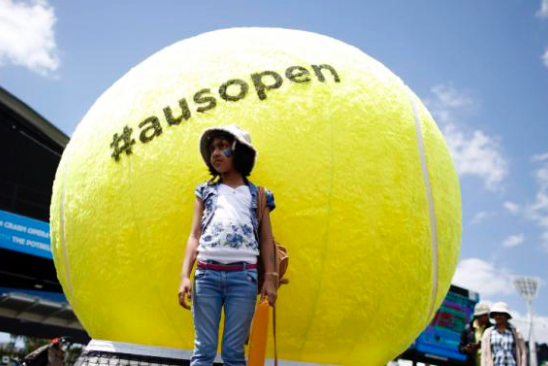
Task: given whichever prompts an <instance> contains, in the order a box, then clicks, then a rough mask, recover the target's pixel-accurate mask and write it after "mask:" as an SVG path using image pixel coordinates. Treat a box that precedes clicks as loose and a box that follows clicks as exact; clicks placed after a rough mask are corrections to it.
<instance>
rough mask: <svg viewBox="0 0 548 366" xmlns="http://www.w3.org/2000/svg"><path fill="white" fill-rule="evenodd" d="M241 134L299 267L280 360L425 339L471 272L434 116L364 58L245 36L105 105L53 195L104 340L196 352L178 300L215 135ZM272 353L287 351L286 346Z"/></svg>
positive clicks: (91, 115) (298, 38)
mask: <svg viewBox="0 0 548 366" xmlns="http://www.w3.org/2000/svg"><path fill="white" fill-rule="evenodd" d="M227 124H237V125H239V126H240V127H242V128H244V129H246V130H248V131H249V132H250V134H251V136H252V141H253V144H254V145H255V147H256V148H257V150H258V151H259V157H258V160H257V164H256V166H255V169H254V171H253V173H252V175H251V177H250V179H251V180H252V181H253V182H254V183H256V184H258V185H265V186H267V187H268V188H270V189H271V190H272V191H273V192H274V195H275V198H276V203H277V208H276V209H275V211H273V213H272V222H273V228H274V234H275V236H276V238H277V240H278V241H279V242H281V243H282V244H284V245H286V246H287V248H288V251H289V253H290V267H289V271H288V274H287V277H289V278H290V280H291V283H290V284H289V285H287V286H284V287H282V288H281V289H280V291H279V302H278V307H277V312H278V313H277V314H278V327H277V331H278V348H279V354H280V357H281V358H283V359H291V360H298V361H307V362H318V363H328V364H342V365H382V364H384V363H385V362H386V361H387V360H389V359H391V358H393V357H395V356H396V355H398V354H399V353H400V352H402V351H403V350H405V348H406V347H407V346H408V345H409V344H410V343H411V342H412V341H413V340H414V339H415V337H416V336H417V335H418V334H419V333H420V332H421V331H422V330H423V329H424V328H425V327H426V325H427V324H428V322H429V321H430V319H431V318H432V315H433V312H434V311H435V309H436V308H437V307H438V306H439V305H440V304H441V302H442V300H443V298H444V296H445V294H446V292H447V290H448V288H449V285H450V281H451V277H452V275H453V272H454V270H455V266H456V263H457V259H458V253H459V249H460V239H461V202H460V191H459V185H458V179H457V175H456V173H455V170H454V167H453V163H452V160H451V157H450V154H449V151H448V149H447V147H446V144H445V142H444V140H443V137H442V135H441V133H440V131H439V130H438V128H437V126H436V124H435V122H434V120H433V119H432V117H431V116H430V114H429V113H428V111H427V110H426V108H425V107H424V106H423V104H422V103H421V102H420V100H419V99H418V98H417V96H416V95H414V94H413V93H412V92H411V91H410V90H409V88H408V87H407V86H406V85H405V84H404V83H403V82H402V80H400V79H399V78H398V77H397V76H396V75H394V74H393V73H392V72H390V71H389V70H388V69H387V68H386V67H385V66H383V65H382V64H381V63H379V62H378V61H376V60H374V59H372V58H371V57H369V56H367V55H366V54H364V53H363V52H362V51H360V50H358V49H357V48H354V47H352V46H350V45H348V44H345V43H343V42H340V41H337V40H335V39H332V38H329V37H326V36H322V35H318V34H315V33H310V32H304V31H296V30H286V29H270V28H234V29H226V30H220V31H215V32H210V33H206V34H202V35H199V36H197V37H194V38H190V39H187V40H183V41H181V42H178V43H175V44H174V45H172V46H169V47H167V48H165V49H163V50H161V51H159V52H157V53H156V54H154V55H153V56H151V57H150V58H148V59H146V60H145V61H143V62H142V63H140V64H139V65H137V66H136V67H134V68H133V69H132V70H130V71H129V72H128V73H127V74H126V75H124V76H123V77H122V78H121V79H120V80H118V81H117V82H116V83H115V84H114V85H113V86H112V87H110V88H109V89H108V90H107V91H106V92H105V93H104V94H103V95H102V96H101V97H100V98H99V99H98V100H97V102H96V103H95V104H94V105H93V106H92V107H91V109H90V110H89V112H88V113H87V114H86V115H85V117H84V119H83V120H82V121H81V123H80V124H79V126H78V127H77V129H76V131H75V133H74V135H73V137H72V139H71V140H70V143H69V145H68V146H67V148H66V150H65V152H64V154H63V157H62V159H61V163H60V165H59V168H58V171H57V176H56V179H55V183H54V188H53V199H52V205H51V236H52V250H53V254H54V260H55V265H56V268H57V272H58V277H59V280H60V281H61V283H62V285H63V289H64V291H65V293H66V295H67V298H68V299H69V301H70V304H71V305H72V307H73V308H74V311H75V312H76V314H77V316H78V318H79V319H80V321H81V322H82V324H83V325H84V327H85V328H86V330H87V331H88V332H89V334H90V335H91V336H92V337H93V338H95V339H104V340H112V341H121V342H130V343H138V344H145V345H155V346H164V347H179V348H184V349H192V345H193V337H194V334H193V325H192V318H191V313H190V312H188V311H186V310H184V309H182V308H181V307H180V306H179V304H178V299H177V292H178V286H179V278H180V277H179V276H180V271H181V263H182V259H183V255H184V249H185V245H186V240H187V237H188V235H189V231H190V224H191V220H192V207H193V202H194V200H195V195H194V189H195V187H196V186H197V185H198V184H199V183H201V182H203V181H204V180H207V179H208V172H207V168H206V166H205V164H204V162H203V161H202V158H201V155H200V152H199V148H198V144H199V138H200V136H201V133H202V131H203V130H204V129H206V128H209V127H213V126H219V125H227ZM270 347H271V344H270Z"/></svg>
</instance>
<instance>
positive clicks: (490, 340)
mask: <svg viewBox="0 0 548 366" xmlns="http://www.w3.org/2000/svg"><path fill="white" fill-rule="evenodd" d="M489 316H490V317H491V318H493V319H494V320H495V325H494V326H492V327H491V328H489V329H487V330H486V331H485V333H483V338H482V340H481V366H527V352H526V349H525V340H524V339H523V336H522V335H521V333H520V332H519V331H518V330H517V329H516V328H515V327H514V326H512V325H511V324H510V323H509V322H508V321H509V320H510V319H512V315H511V314H510V311H509V310H508V304H506V303H504V302H497V303H495V304H494V305H493V307H492V308H491V312H490V314H489Z"/></svg>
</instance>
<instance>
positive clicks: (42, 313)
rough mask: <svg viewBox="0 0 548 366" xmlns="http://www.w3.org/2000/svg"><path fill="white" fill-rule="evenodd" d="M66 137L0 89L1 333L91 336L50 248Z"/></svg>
mask: <svg viewBox="0 0 548 366" xmlns="http://www.w3.org/2000/svg"><path fill="white" fill-rule="evenodd" d="M68 141H69V137H68V136H67V135H65V134H64V133H63V132H62V131H60V130H59V129H57V128H56V127H55V126H53V125H52V124H51V123H49V122H48V121H47V120H45V119H44V118H43V117H42V116H40V115H39V114H38V113H36V112H35V111H34V110H32V108H30V107H29V106H27V105H26V104H25V103H23V102H22V101H20V100H19V99H17V98H16V97H14V96H13V95H11V94H10V93H9V92H7V91H6V90H4V89H3V88H1V87H0V164H1V168H0V331H1V332H8V333H12V334H18V335H24V336H31V337H40V338H54V337H58V336H71V337H72V338H73V339H74V340H75V341H78V342H87V341H88V340H89V337H88V335H87V333H86V332H85V330H84V329H83V328H82V326H81V325H80V323H79V322H78V319H77V318H76V317H75V315H74V313H73V312H72V309H71V308H70V305H69V304H68V302H67V300H66V298H65V296H64V295H63V291H62V288H61V286H60V284H59V281H58V280H57V275H56V272H55V267H54V265H53V260H52V255H51V251H50V250H49V224H48V222H49V206H50V200H51V193H52V185H53V180H54V178H55V172H56V170H57V165H58V164H59V161H60V159H61V154H62V153H63V150H64V148H65V146H66V145H67V143H68Z"/></svg>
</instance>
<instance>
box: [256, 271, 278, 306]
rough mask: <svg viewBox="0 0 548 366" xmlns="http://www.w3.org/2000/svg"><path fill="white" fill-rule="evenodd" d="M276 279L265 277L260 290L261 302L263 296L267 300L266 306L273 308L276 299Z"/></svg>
mask: <svg viewBox="0 0 548 366" xmlns="http://www.w3.org/2000/svg"><path fill="white" fill-rule="evenodd" d="M277 280H278V278H277V277H273V276H268V275H267V276H266V277H265V279H264V282H263V288H262V289H261V300H260V301H263V300H264V298H265V296H266V297H267V298H268V304H269V305H270V306H274V304H275V303H276V298H277V297H278V286H277Z"/></svg>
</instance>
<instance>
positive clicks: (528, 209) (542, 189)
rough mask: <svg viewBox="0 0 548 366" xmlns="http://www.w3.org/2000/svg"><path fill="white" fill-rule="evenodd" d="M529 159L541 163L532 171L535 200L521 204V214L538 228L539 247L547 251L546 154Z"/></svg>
mask: <svg viewBox="0 0 548 366" xmlns="http://www.w3.org/2000/svg"><path fill="white" fill-rule="evenodd" d="M531 160H532V161H534V162H540V163H541V166H540V167H539V168H538V169H537V170H536V171H535V172H534V177H535V179H536V182H537V186H538V189H537V193H536V196H535V200H534V201H533V202H530V203H527V204H524V205H523V210H522V214H523V216H524V217H525V218H526V219H527V220H529V221H532V222H534V223H535V224H536V225H537V226H538V227H539V228H540V230H541V234H540V239H541V248H543V249H544V250H545V251H546V252H548V154H541V155H535V156H533V157H532V158H531Z"/></svg>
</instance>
